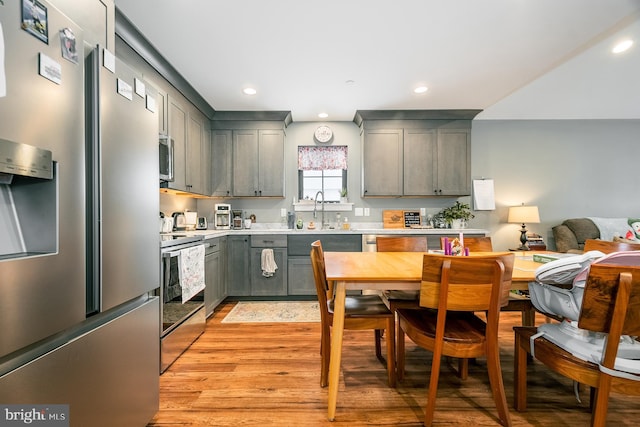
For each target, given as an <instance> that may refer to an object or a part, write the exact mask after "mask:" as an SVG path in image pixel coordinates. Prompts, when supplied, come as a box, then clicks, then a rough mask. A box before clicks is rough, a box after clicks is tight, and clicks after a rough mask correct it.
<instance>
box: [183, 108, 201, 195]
mask: <svg viewBox="0 0 640 427" xmlns="http://www.w3.org/2000/svg"><path fill="white" fill-rule="evenodd" d="M203 132H204V129H203V124H202V121H201V120H200V118H199V117H198V116H196V115H193V114H189V127H188V133H187V167H186V187H187V191H189V192H191V193H198V194H204V188H203V183H202V165H201V162H202V156H203V154H204V153H203V152H202V151H203V147H204V142H203V139H204V138H203Z"/></svg>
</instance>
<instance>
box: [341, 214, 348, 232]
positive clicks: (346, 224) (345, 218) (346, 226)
mask: <svg viewBox="0 0 640 427" xmlns="http://www.w3.org/2000/svg"><path fill="white" fill-rule="evenodd" d="M342 229H343V230H349V229H350V224H349V218H347V217H346V216H345V217H344V222H343V223H342Z"/></svg>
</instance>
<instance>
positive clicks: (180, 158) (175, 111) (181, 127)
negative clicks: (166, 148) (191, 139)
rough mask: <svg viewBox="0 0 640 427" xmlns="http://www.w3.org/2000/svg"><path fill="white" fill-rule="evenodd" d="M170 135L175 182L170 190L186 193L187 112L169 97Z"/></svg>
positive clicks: (170, 185) (170, 186) (170, 183)
mask: <svg viewBox="0 0 640 427" xmlns="http://www.w3.org/2000/svg"><path fill="white" fill-rule="evenodd" d="M167 101H168V110H169V111H168V118H169V135H170V136H171V137H172V138H173V155H174V168H175V174H174V180H173V182H169V183H168V185H169V188H173V189H175V190H183V191H186V190H187V187H186V175H185V167H186V143H187V112H186V110H185V109H184V107H182V105H180V104H179V103H178V102H177V101H176V100H175V98H173V97H172V96H168V97H167Z"/></svg>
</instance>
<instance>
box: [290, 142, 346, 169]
mask: <svg viewBox="0 0 640 427" xmlns="http://www.w3.org/2000/svg"><path fill="white" fill-rule="evenodd" d="M298 169H299V170H305V171H319V170H327V169H347V146H346V145H335V146H331V147H316V146H313V145H308V146H307V145H301V146H298Z"/></svg>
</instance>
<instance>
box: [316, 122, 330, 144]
mask: <svg viewBox="0 0 640 427" xmlns="http://www.w3.org/2000/svg"><path fill="white" fill-rule="evenodd" d="M313 136H314V138H315V139H316V141H318V142H322V143H326V142H329V141H331V138H333V131H332V130H331V128H330V127H329V126H326V125H322V126H318V129H316V131H315V133H314V134H313Z"/></svg>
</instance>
